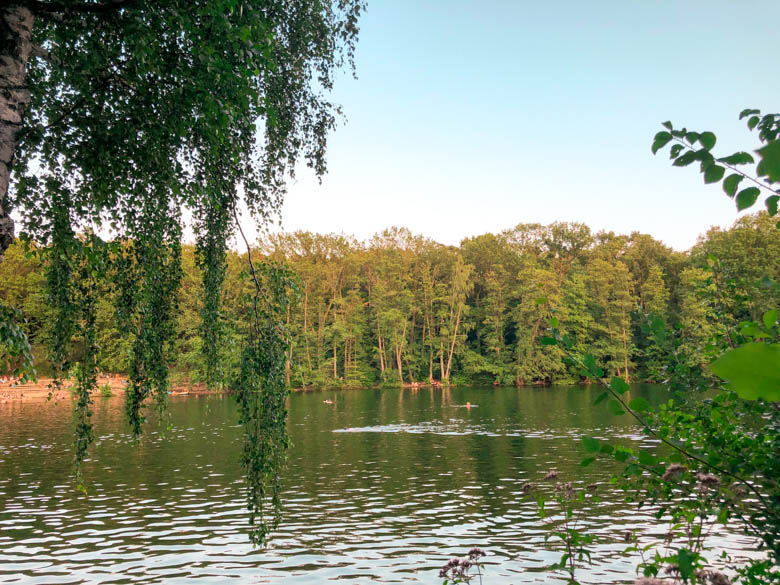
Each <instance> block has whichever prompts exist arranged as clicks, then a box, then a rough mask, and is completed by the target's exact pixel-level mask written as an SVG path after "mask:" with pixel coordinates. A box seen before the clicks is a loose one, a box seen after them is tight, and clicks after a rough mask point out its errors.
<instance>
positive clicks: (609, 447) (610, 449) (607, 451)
mask: <svg viewBox="0 0 780 585" xmlns="http://www.w3.org/2000/svg"><path fill="white" fill-rule="evenodd" d="M601 452H602V453H604V454H605V455H612V453H614V452H615V448H614V447H613V446H612V445H610V444H608V443H604V444H603V445H602V446H601Z"/></svg>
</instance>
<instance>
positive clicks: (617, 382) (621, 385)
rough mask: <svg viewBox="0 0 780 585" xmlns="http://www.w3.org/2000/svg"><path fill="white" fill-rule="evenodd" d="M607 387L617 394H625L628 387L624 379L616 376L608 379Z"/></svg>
mask: <svg viewBox="0 0 780 585" xmlns="http://www.w3.org/2000/svg"><path fill="white" fill-rule="evenodd" d="M609 387H610V388H612V390H613V391H614V392H616V393H617V394H625V393H626V392H628V390H629V388H630V387H629V385H628V384H627V383H626V381H625V380H624V379H623V378H620V377H618V376H613V377H612V379H611V380H610V381H609Z"/></svg>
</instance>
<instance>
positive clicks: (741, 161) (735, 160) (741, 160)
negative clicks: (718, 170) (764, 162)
mask: <svg viewBox="0 0 780 585" xmlns="http://www.w3.org/2000/svg"><path fill="white" fill-rule="evenodd" d="M718 161H719V162H722V163H726V164H727V165H747V164H753V163H754V162H756V161H755V159H754V158H753V157H752V155H750V154H749V153H747V152H735V153H734V154H731V155H729V156H724V157H723V158H719V159H718Z"/></svg>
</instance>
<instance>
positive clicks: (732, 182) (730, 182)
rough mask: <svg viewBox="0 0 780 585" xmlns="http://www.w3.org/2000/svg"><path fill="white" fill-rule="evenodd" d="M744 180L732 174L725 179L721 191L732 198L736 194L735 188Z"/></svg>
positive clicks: (736, 174)
mask: <svg viewBox="0 0 780 585" xmlns="http://www.w3.org/2000/svg"><path fill="white" fill-rule="evenodd" d="M744 178H745V177H743V176H742V175H740V174H739V173H734V174H733V175H729V176H728V177H726V180H725V181H723V190H724V191H725V192H726V195H728V196H729V197H734V195H736V194H737V187H738V186H739V183H740V181H741V180H742V179H744Z"/></svg>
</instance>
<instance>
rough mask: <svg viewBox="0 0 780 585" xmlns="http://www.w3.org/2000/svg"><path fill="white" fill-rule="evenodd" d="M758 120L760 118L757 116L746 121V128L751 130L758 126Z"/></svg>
mask: <svg viewBox="0 0 780 585" xmlns="http://www.w3.org/2000/svg"><path fill="white" fill-rule="evenodd" d="M760 119H761V118H759V117H758V116H751V117H750V119H749V120H748V128H750V129H751V130H752V129H753V128H755V127H756V126H758V121H759V120H760Z"/></svg>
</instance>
